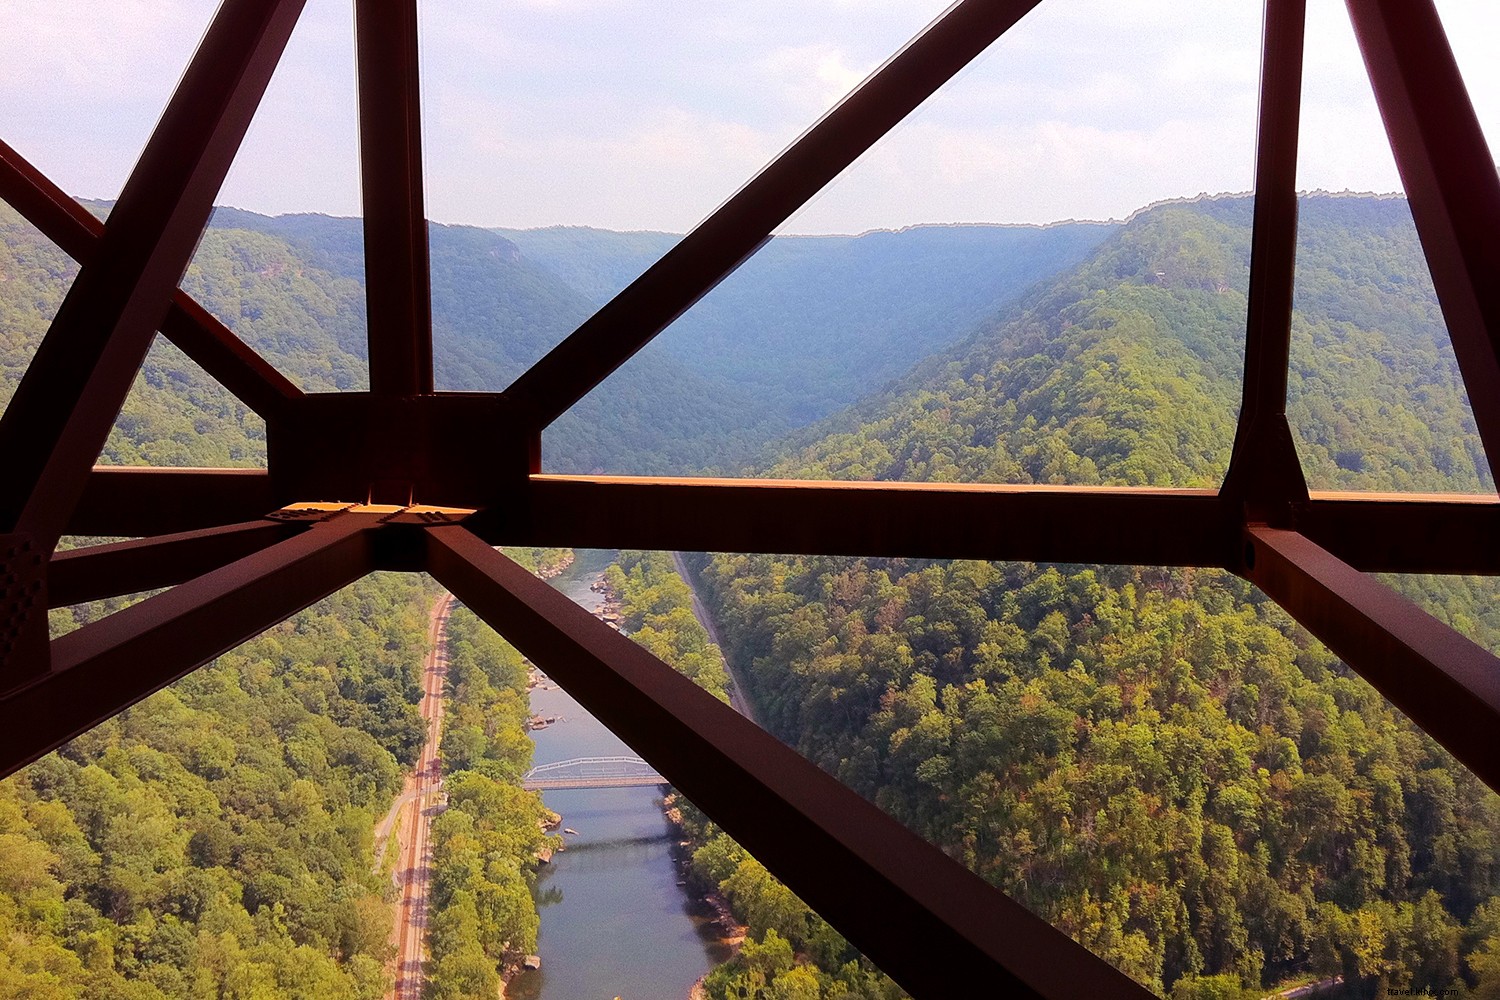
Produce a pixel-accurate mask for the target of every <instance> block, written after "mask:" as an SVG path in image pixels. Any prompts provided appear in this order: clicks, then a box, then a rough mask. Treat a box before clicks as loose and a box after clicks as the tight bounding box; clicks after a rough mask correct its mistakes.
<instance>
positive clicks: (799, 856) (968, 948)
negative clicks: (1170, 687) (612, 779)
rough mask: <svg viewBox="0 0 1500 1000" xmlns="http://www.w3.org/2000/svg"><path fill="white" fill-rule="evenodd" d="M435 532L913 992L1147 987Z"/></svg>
mask: <svg viewBox="0 0 1500 1000" xmlns="http://www.w3.org/2000/svg"><path fill="white" fill-rule="evenodd" d="M425 538H426V541H427V548H428V571H429V572H431V573H432V574H433V576H435V577H436V578H437V579H438V581H439V582H441V583H442V584H443V585H444V586H446V587H447V588H448V589H449V590H451V591H452V592H453V593H454V595H456V596H457V597H458V599H459V600H461V601H463V602H464V603H465V604H466V605H468V606H469V608H471V609H472V610H473V611H474V612H475V613H476V614H478V615H479V616H480V617H481V618H483V619H484V620H485V621H487V622H489V623H490V625H492V626H493V627H494V628H495V629H496V630H497V631H499V632H500V633H501V634H502V635H504V636H505V638H506V639H507V640H509V641H510V642H511V643H513V644H514V645H515V646H516V648H518V649H519V650H521V652H523V653H525V654H526V655H527V656H529V657H531V658H532V659H533V660H535V661H536V662H537V663H539V664H543V665H544V666H545V669H546V670H547V675H548V676H549V677H551V678H553V679H554V680H556V681H557V682H558V683H559V684H561V685H562V686H563V687H564V688H566V689H567V690H568V692H569V693H570V694H572V695H573V696H574V697H575V698H577V699H578V701H579V702H580V703H581V704H582V705H583V706H584V707H585V708H587V709H588V710H589V711H590V712H591V713H593V714H594V715H595V716H596V717H597V718H598V719H599V720H600V721H602V722H603V723H604V724H605V725H606V726H608V727H609V728H610V729H611V730H613V731H614V732H615V733H616V734H617V735H619V736H620V738H621V739H623V740H624V741H625V742H626V743H627V744H629V745H630V747H631V748H632V749H633V750H635V751H636V752H637V753H639V754H640V755H641V756H642V757H643V758H644V759H645V760H647V761H649V762H650V763H651V764H652V765H653V766H655V767H656V768H657V770H658V771H660V772H661V773H662V774H663V775H665V776H666V777H667V778H669V779H670V780H671V782H672V784H673V785H675V786H676V787H677V788H678V789H679V790H680V791H682V792H683V794H685V795H686V796H687V797H688V798H689V799H691V800H692V801H693V802H694V803H696V804H697V805H699V806H700V807H702V808H703V809H704V810H705V811H706V812H707V813H708V814H709V815H711V816H712V817H713V818H714V821H715V822H716V823H718V824H719V825H720V826H722V827H723V828H724V829H725V830H726V831H727V832H728V833H729V834H730V835H731V836H733V837H734V838H735V839H736V840H738V841H739V842H740V843H741V844H743V845H744V846H745V848H746V849H747V850H749V851H750V852H751V853H752V854H753V855H755V856H756V857H757V858H758V859H760V860H761V861H762V862H763V863H764V864H765V865H766V867H767V868H769V869H770V870H771V871H772V872H773V873H774V874H775V875H776V876H777V877H778V878H779V879H781V880H782V881H783V882H785V883H786V884H787V886H789V887H790V888H791V889H792V891H793V892H795V893H797V895H799V896H801V897H802V898H803V899H804V900H806V901H807V903H808V904H809V905H810V906H812V907H813V908H814V909H815V910H817V911H818V912H819V913H820V914H822V915H823V916H824V917H826V918H827V919H828V920H829V921H830V922H832V923H833V924H834V926H836V927H838V928H839V930H840V932H841V933H843V934H844V935H845V936H846V937H847V938H848V939H849V940H850V942H851V943H853V944H854V945H855V946H856V947H858V948H860V949H862V950H863V951H864V952H865V953H866V954H868V955H870V956H871V957H872V958H874V959H875V961H877V962H878V963H879V964H880V966H881V968H882V969H883V970H884V971H885V972H886V973H887V974H888V975H890V976H891V977H892V978H893V979H895V980H896V981H897V982H899V983H901V984H902V985H903V986H904V987H906V988H907V989H908V990H910V991H911V992H912V993H913V994H914V995H916V996H932V997H939V996H943V997H951V996H962V995H966V994H968V993H971V992H973V991H974V990H975V985H976V984H984V991H985V993H986V995H994V996H1042V997H1046V996H1053V997H1063V996H1077V997H1083V996H1111V997H1142V998H1145V997H1149V996H1150V995H1151V994H1150V993H1149V992H1147V991H1146V990H1145V989H1143V988H1142V987H1141V986H1139V985H1137V984H1136V983H1134V982H1133V981H1131V980H1130V979H1129V978H1127V977H1126V976H1124V975H1123V974H1122V973H1120V972H1118V971H1116V970H1115V969H1114V968H1113V967H1112V966H1110V965H1108V964H1107V963H1106V962H1104V961H1103V960H1102V959H1099V958H1098V957H1096V956H1095V955H1093V954H1092V953H1091V952H1089V951H1088V950H1086V949H1085V948H1083V947H1082V946H1081V945H1079V944H1077V943H1075V942H1074V941H1073V940H1071V939H1070V938H1068V937H1067V936H1066V935H1064V934H1062V933H1060V932H1059V931H1057V930H1055V929H1053V928H1052V927H1051V926H1050V925H1049V924H1047V923H1046V922H1045V921H1043V920H1042V919H1040V918H1039V917H1036V916H1033V915H1032V914H1031V913H1030V912H1029V911H1027V910H1026V909H1024V908H1023V907H1021V906H1020V905H1019V904H1018V903H1016V902H1015V901H1013V900H1011V899H1010V898H1008V897H1007V896H1005V895H1004V894H1002V893H1001V892H1000V891H999V890H997V889H995V888H994V887H993V886H991V885H989V884H988V883H987V882H985V881H984V880H983V879H980V878H979V877H978V876H976V875H974V874H973V873H972V872H970V871H969V870H968V869H966V868H964V867H963V866H962V865H960V864H958V863H957V862H956V861H954V860H953V859H951V858H949V857H948V856H947V855H945V854H944V853H943V852H942V851H940V850H938V849H937V848H936V847H934V846H932V845H931V844H929V843H927V842H926V841H924V840H922V839H921V838H920V837H918V836H916V835H915V834H913V833H912V832H911V831H909V830H907V829H906V828H905V827H903V826H902V825H901V824H899V823H897V822H896V821H895V820H893V819H891V818H890V817H889V816H887V815H886V814H885V813H883V812H881V811H880V810H879V809H877V808H875V806H873V805H871V804H870V803H868V802H866V801H865V800H864V799H862V798H860V797H859V796H858V795H857V794H855V793H854V792H852V791H850V790H849V789H848V788H846V787H845V786H844V785H842V784H840V783H839V782H838V781H836V780H835V779H834V778H832V777H831V776H829V775H827V774H825V773H823V772H822V771H821V770H819V769H818V768H817V767H816V766H814V765H813V764H812V763H810V762H809V761H808V760H807V759H806V758H804V757H802V756H800V755H799V754H797V753H796V752H795V751H793V750H791V749H790V748H788V747H786V746H785V745H783V744H782V743H781V742H780V741H778V740H777V739H775V738H774V737H772V736H770V735H768V734H767V733H766V732H764V731H763V730H761V729H760V728H759V727H758V726H756V725H755V724H754V723H752V722H750V721H749V720H748V719H746V718H744V717H743V716H742V715H740V714H739V713H738V712H736V711H735V710H734V709H732V708H730V707H729V706H728V705H726V704H724V703H723V702H720V701H718V700H717V699H715V698H714V697H713V696H711V695H709V694H708V693H707V692H706V691H704V690H703V689H702V688H700V687H698V686H697V685H696V684H694V683H693V682H692V681H691V680H689V679H688V678H686V677H684V676H683V675H682V674H680V673H678V672H677V671H676V670H674V669H673V668H672V667H670V666H668V665H667V664H665V663H663V662H662V661H661V660H659V659H657V658H656V657H655V656H653V655H651V654H650V653H648V652H647V651H646V650H645V649H643V648H642V647H640V646H638V645H636V644H635V643H634V642H632V641H631V640H630V639H628V638H626V637H625V636H622V635H620V634H619V633H617V632H615V631H614V630H613V629H611V628H609V627H608V626H606V625H605V624H604V623H603V622H600V621H598V620H597V619H595V618H594V617H593V616H592V615H590V614H589V613H588V612H587V611H584V610H583V609H582V608H581V607H579V606H578V605H576V604H574V603H573V602H572V601H571V600H569V599H568V598H567V597H565V596H563V595H562V594H561V593H559V592H558V591H557V590H554V589H553V588H552V587H551V586H549V585H548V584H547V583H546V582H544V581H542V580H540V579H538V578H537V577H535V576H533V575H532V574H531V573H529V572H527V571H526V570H524V569H522V568H521V567H520V566H518V565H516V564H515V563H514V562H512V561H511V560H509V559H507V558H506V557H505V556H503V555H501V554H500V553H498V552H496V551H495V550H494V549H492V548H491V547H490V546H489V545H488V544H487V543H485V542H484V541H483V540H482V539H480V538H479V537H478V536H476V535H474V534H473V533H471V532H469V531H468V530H467V529H465V528H463V527H462V526H455V527H443V528H434V529H431V530H430V531H428V532H427V533H426V535H425ZM914 942H920V947H917V946H914Z"/></svg>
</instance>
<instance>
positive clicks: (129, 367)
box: [0, 0, 302, 549]
mask: <svg viewBox="0 0 1500 1000" xmlns="http://www.w3.org/2000/svg"><path fill="white" fill-rule="evenodd" d="M301 9H302V0H225V3H224V5H223V6H222V7H220V9H219V11H218V13H217V14H216V15H215V17H214V21H213V23H212V24H211V25H210V27H209V29H208V32H207V34H206V35H205V36H204V39H203V41H202V43H201V44H200V46H199V48H198V51H197V53H196V54H195V55H194V57H193V60H192V62H191V64H190V65H189V66H188V69H187V71H186V72H185V73H184V75H183V78H182V81H181V82H180V83H179V85H178V88H177V91H176V93H175V94H174V95H173V97H172V100H171V102H170V103H169V104H168V105H167V108H166V111H165V112H163V114H162V118H161V121H160V123H159V124H158V125H157V128H156V131H155V132H154V133H153V134H152V137H151V140H150V141H149V142H148V143H147V145H146V148H145V150H144V151H143V152H142V154H141V159H140V162H139V163H138V164H137V166H136V168H135V170H134V171H133V172H132V174H131V176H130V179H129V180H128V181H127V182H126V184H125V189H124V190H123V191H122V192H121V194H120V200H119V202H118V203H117V204H116V206H115V208H114V211H113V212H112V213H111V216H110V220H109V222H108V224H107V225H106V226H105V229H104V235H103V237H102V238H101V239H100V242H99V245H98V248H97V250H96V251H95V253H94V255H93V256H92V258H91V259H90V260H89V262H88V263H87V264H85V265H84V266H83V268H82V270H81V271H80V273H79V275H78V278H77V279H76V280H75V281H74V283H73V287H72V289H71V290H70V291H69V293H68V295H67V298H66V299H65V300H64V301H63V304H62V307H61V308H60V309H59V310H58V313H57V317H56V318H55V319H54V320H53V323H52V327H51V329H50V330H49V331H48V333H47V336H46V337H45V339H44V340H43V341H42V344H41V346H40V347H39V348H38V350H37V353H36V356H35V358H34V359H33V360H32V363H31V366H30V367H29V368H28V369H27V371H26V375H25V376H24V378H23V379H22V380H21V384H20V386H19V387H18V388H17V390H16V394H15V397H14V398H13V399H12V400H11V403H10V406H9V407H8V408H7V410H6V411H5V414H4V417H3V418H0V460H3V461H4V462H5V463H6V465H7V472H8V473H9V475H8V476H7V477H6V478H5V479H4V480H3V481H0V529H9V530H16V531H20V532H23V533H26V534H30V535H32V536H33V537H34V538H35V539H36V541H37V544H38V545H39V546H41V547H44V548H46V549H50V548H51V547H52V545H53V544H54V543H55V542H56V540H57V538H58V536H59V535H60V534H61V533H62V531H63V528H64V525H65V524H66V522H67V519H68V516H69V514H70V513H71V511H72V509H73V507H74V505H75V504H76V503H77V501H78V498H79V496H80V495H81V494H82V492H83V489H84V485H85V482H86V480H87V478H88V475H89V469H90V467H91V466H92V464H93V462H94V460H95V458H96V457H97V456H98V454H99V451H100V449H101V448H102V447H103V445H104V441H105V438H106V437H107V436H108V434H109V431H110V428H111V426H112V425H113V423H114V420H115V417H116V416H117V415H118V413H119V412H120V406H121V404H122V403H123V402H124V400H125V396H126V394H127V393H128V392H129V390H130V386H131V383H132V381H133V380H134V378H135V374H136V372H137V370H138V369H139V368H140V365H141V361H142V359H144V358H145V355H146V351H147V349H148V348H149V347H150V344H151V340H152V337H153V336H154V335H155V332H156V330H157V328H158V327H159V326H160V325H161V322H162V320H163V318H164V317H165V315H166V311H167V307H168V304H169V303H170V301H171V295H172V290H173V289H174V288H175V287H176V285H177V281H178V279H179V278H180V277H181V275H182V273H183V271H184V270H185V269H186V268H187V264H188V260H189V258H190V257H191V255H192V252H193V248H194V246H195V245H196V244H197V240H198V237H199V235H200V234H201V233H202V231H203V227H204V225H205V224H206V223H207V221H208V216H209V213H210V211H211V210H212V207H213V198H214V195H215V193H216V192H217V191H218V189H219V185H220V184H221V183H222V182H223V179H224V175H225V173H226V172H227V171H228V169H229V164H230V162H231V160H232V159H233V158H234V154H235V151H236V150H237V149H238V148H239V144H240V141H241V139H242V138H243V137H244V134H245V130H246V129H247V128H248V127H249V124H250V119H251V117H252V116H253V115H254V113H255V108H256V105H257V104H258V103H259V101H260V98H261V95H262V94H263V93H264V91H265V87H266V84H267V83H268V82H269V80H270V77H271V72H272V70H273V69H274V68H275V66H276V62H277V60H278V59H279V57H280V55H281V52H282V49H283V48H284V47H285V45H286V41H287V38H288V36H289V35H290V34H291V30H292V27H293V25H295V24H296V20H297V15H298V14H299V13H300V12H301Z"/></svg>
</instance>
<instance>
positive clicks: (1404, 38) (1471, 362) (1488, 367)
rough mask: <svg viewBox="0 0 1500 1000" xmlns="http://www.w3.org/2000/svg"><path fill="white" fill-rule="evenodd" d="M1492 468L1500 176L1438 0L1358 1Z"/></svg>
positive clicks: (1369, 58) (1362, 34)
mask: <svg viewBox="0 0 1500 1000" xmlns="http://www.w3.org/2000/svg"><path fill="white" fill-rule="evenodd" d="M1348 7H1349V16H1350V17H1351V18H1352V19H1353V21H1354V34H1355V37H1356V38H1357V39H1358V40H1359V47H1360V51H1361V52H1362V53H1363V54H1364V59H1365V66H1366V68H1367V69H1368V70H1369V72H1370V82H1371V83H1372V84H1373V85H1374V88H1375V100H1376V102H1377V103H1378V104H1379V105H1380V114H1381V117H1382V118H1383V119H1384V120H1385V129H1386V132H1387V134H1388V135H1389V136H1390V140H1391V150H1392V152H1394V153H1395V155H1396V166H1397V168H1398V169H1399V170H1400V172H1401V182H1402V183H1403V184H1404V185H1405V186H1406V196H1407V199H1408V200H1409V201H1410V203H1411V214H1412V218H1413V219H1414V220H1415V221H1416V224H1417V234H1418V235H1419V236H1420V237H1421V239H1422V250H1423V251H1424V252H1425V253H1426V255H1427V266H1428V269H1429V270H1430V271H1431V272H1432V284H1433V287H1434V288H1435V289H1436V290H1437V296H1438V303H1439V304H1440V305H1441V306H1442V308H1443V319H1445V320H1446V321H1447V324H1448V334H1449V336H1450V337H1451V338H1452V340H1453V353H1454V354H1455V355H1456V356H1457V357H1458V365H1459V368H1460V370H1461V371H1462V372H1463V377H1464V385H1465V386H1466V387H1467V388H1468V391H1469V403H1470V405H1471V406H1472V407H1473V409H1474V421H1475V423H1477V424H1478V425H1479V436H1480V439H1481V440H1483V441H1484V450H1485V454H1486V455H1487V456H1488V457H1489V460H1490V466H1491V468H1495V467H1496V466H1500V177H1497V176H1496V173H1495V160H1494V158H1493V157H1492V156H1491V155H1490V148H1489V144H1488V143H1486V142H1485V138H1484V132H1483V130H1482V129H1481V128H1480V127H1479V119H1478V118H1477V117H1476V116H1475V114H1474V107H1473V105H1472V104H1470V103H1469V94H1468V91H1467V90H1466V89H1465V88H1464V82H1463V77H1462V75H1460V73H1459V71H1458V63H1457V62H1456V61H1455V60H1454V58H1453V50H1452V49H1451V48H1449V46H1448V38H1447V35H1445V34H1444V32H1443V25H1442V22H1441V21H1440V20H1439V18H1438V13H1437V8H1436V7H1435V6H1434V5H1433V3H1432V0H1349V2H1348Z"/></svg>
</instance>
